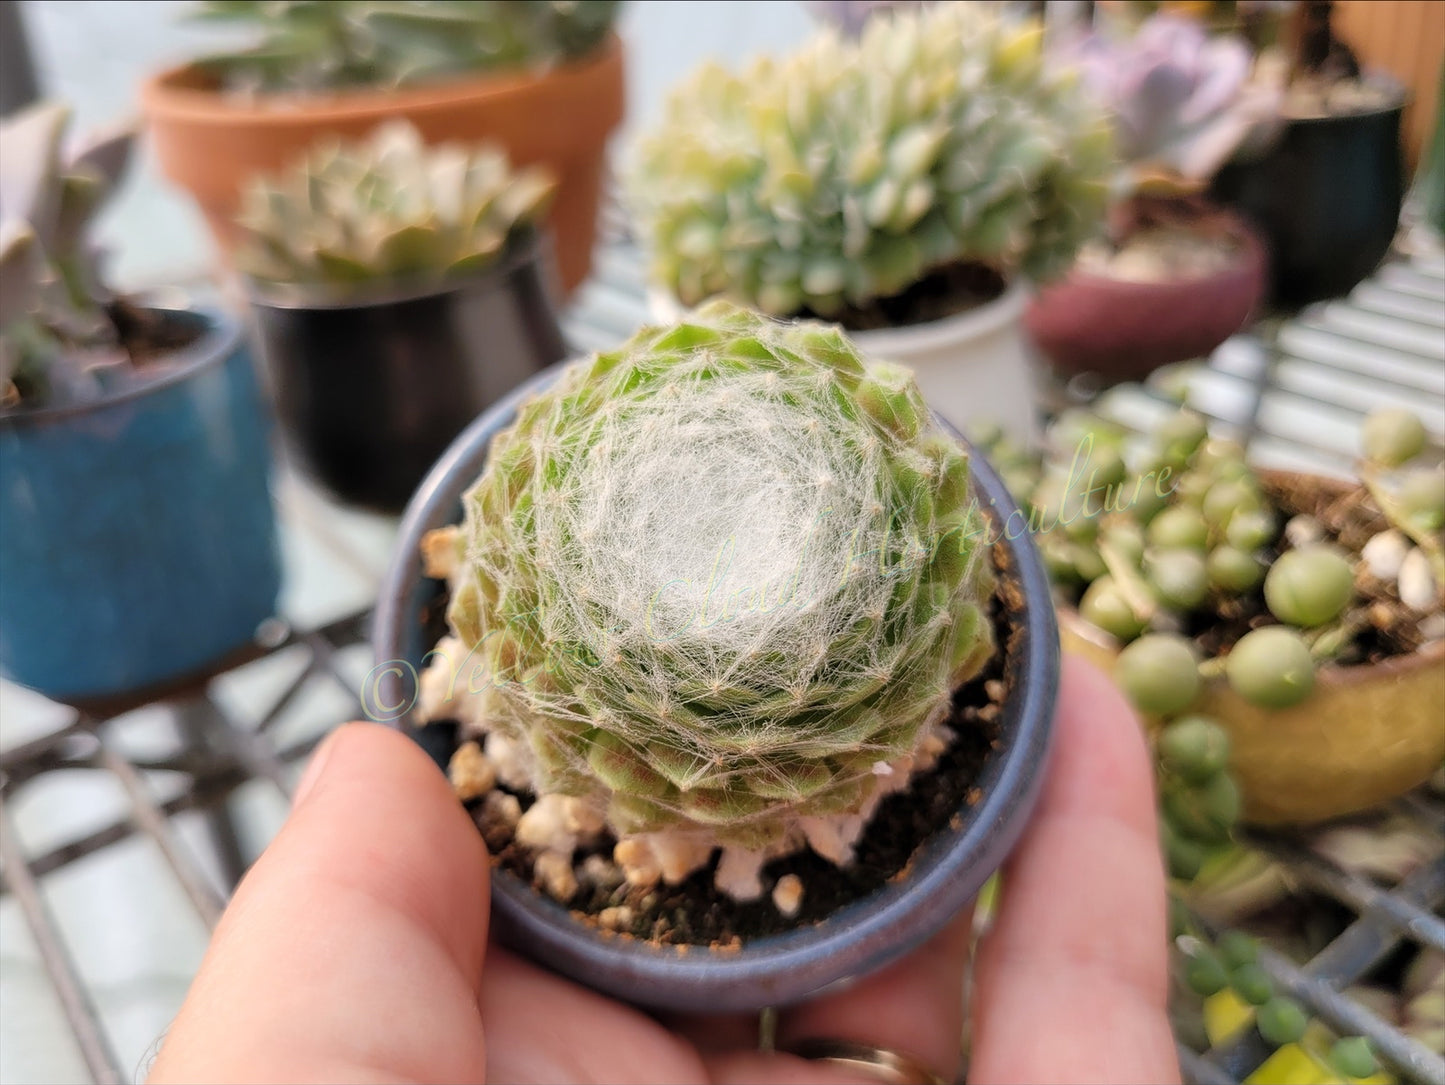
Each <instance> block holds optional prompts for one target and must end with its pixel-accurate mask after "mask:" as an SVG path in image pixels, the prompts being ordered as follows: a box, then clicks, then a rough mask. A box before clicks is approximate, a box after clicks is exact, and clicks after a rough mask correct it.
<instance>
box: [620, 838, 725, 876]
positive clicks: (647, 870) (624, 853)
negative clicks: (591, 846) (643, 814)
mask: <svg viewBox="0 0 1445 1085" xmlns="http://www.w3.org/2000/svg"><path fill="white" fill-rule="evenodd" d="M712 849H713V844H712V841H710V840H706V839H703V838H701V837H699V836H698V835H697V834H696V833H682V832H660V833H641V834H639V835H637V836H629V837H627V838H625V839H623V840H620V841H618V844H617V847H616V848H614V849H613V851H612V858H613V859H614V860H615V861H616V862H617V864H618V865H619V866H621V867H622V870H623V873H624V874H625V875H626V877H627V881H628V883H629V884H631V885H654V884H656V882H657V879H658V878H661V879H662V880H663V881H665V882H666V883H667V884H668V885H676V884H677V883H678V882H680V881H682V880H683V879H684V878H686V877H687V876H688V875H689V874H691V873H692V872H693V871H694V870H696V869H697V868H698V867H700V866H703V865H704V864H705V863H706V862H707V861H708V857H709V856H711V855H712Z"/></svg>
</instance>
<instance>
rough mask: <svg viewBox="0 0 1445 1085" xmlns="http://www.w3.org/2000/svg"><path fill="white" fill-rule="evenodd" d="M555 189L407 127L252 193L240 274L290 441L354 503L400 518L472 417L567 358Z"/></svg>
mask: <svg viewBox="0 0 1445 1085" xmlns="http://www.w3.org/2000/svg"><path fill="white" fill-rule="evenodd" d="M555 187H556V186H555V182H554V181H553V179H552V178H551V176H550V175H549V174H548V172H547V171H546V169H545V168H543V167H539V166H534V167H531V168H528V169H523V170H521V171H518V172H513V171H512V169H511V168H510V166H509V165H508V162H507V157H506V155H505V154H504V153H503V152H501V151H500V150H498V149H497V148H496V147H493V146H486V145H483V146H479V147H463V146H459V145H456V144H442V145H440V146H435V147H428V146H427V145H425V144H424V143H423V142H422V138H421V135H420V134H419V133H418V132H417V130H416V129H415V128H413V127H412V126H411V125H410V124H408V123H407V122H405V121H392V122H390V123H389V124H386V125H383V126H382V127H380V128H378V129H377V130H376V132H374V133H373V134H372V135H371V137H370V138H369V139H368V140H366V141H364V142H339V141H336V140H328V141H323V142H322V143H321V144H319V145H318V146H317V147H315V148H314V149H312V151H311V152H310V153H309V154H308V155H307V156H306V157H304V158H303V159H302V160H300V161H298V162H297V163H295V164H294V165H293V166H292V167H291V168H290V169H289V170H288V171H287V172H285V173H283V174H280V175H278V176H277V177H274V178H268V177H264V176H258V177H256V178H254V179H253V180H252V182H251V184H250V186H249V187H248V189H247V192H246V197H245V203H244V207H243V209H242V212H241V214H240V216H239V218H238V219H237V223H238V226H239V228H240V230H241V232H242V236H243V238H244V241H243V245H242V247H241V248H240V249H239V250H238V253H237V264H238V267H239V268H240V270H241V271H242V272H243V273H244V274H245V276H246V281H247V287H248V291H249V293H250V297H251V303H252V310H253V312H254V314H255V319H256V326H257V331H258V334H259V338H260V343H261V347H262V352H263V354H264V357H265V359H266V362H267V364H268V367H269V369H270V371H271V373H272V375H273V378H274V381H275V385H276V399H277V405H278V411H279V414H280V418H281V423H282V429H283V432H284V433H285V435H286V437H287V438H288V442H289V444H290V447H291V448H292V449H293V450H294V451H295V453H296V455H297V457H298V460H299V462H300V464H301V465H302V466H303V467H304V468H305V469H306V470H307V471H308V472H309V473H310V474H311V476H312V477H313V478H315V479H316V480H317V481H318V482H320V483H321V484H322V485H323V486H325V487H326V488H328V489H329V490H331V491H332V492H333V493H335V494H336V495H337V496H339V497H340V498H341V499H342V500H344V501H349V502H355V503H357V504H361V505H367V506H370V507H373V508H376V509H380V510H382V511H387V512H396V511H399V510H400V509H401V508H402V506H403V505H404V504H405V503H406V500H407V498H408V497H410V496H411V493H412V491H413V490H414V489H415V488H416V485H417V483H418V482H420V481H421V479H422V477H423V476H424V475H425V474H426V472H427V470H428V469H429V468H430V467H431V465H432V463H433V462H434V461H435V460H436V458H437V457H438V456H439V455H440V454H441V453H442V451H443V450H444V449H445V448H446V447H447V445H449V444H450V443H451V441H452V438H454V437H455V436H456V435H457V434H458V433H460V432H461V431H462V429H463V428H465V427H466V425H467V424H468V423H469V422H471V421H472V419H473V418H475V417H476V416H477V415H478V414H479V413H481V411H482V410H484V409H485V408H486V407H487V406H489V405H490V404H491V403H492V402H493V401H494V400H496V399H498V398H499V397H501V396H502V395H504V394H505V393H506V392H509V391H510V390H511V389H512V388H514V387H515V386H516V385H517V384H519V383H521V382H522V381H523V380H525V379H526V378H527V377H529V376H531V375H532V374H534V373H536V372H537V371H538V370H540V369H542V368H543V367H544V366H546V365H549V364H550V363H552V362H555V361H557V360H558V359H560V358H561V357H562V356H563V354H564V353H565V352H566V347H565V345H564V343H563V341H562V333H561V330H560V328H559V327H558V325H557V319H556V313H555V309H554V307H553V306H554V302H553V296H552V291H551V290H550V289H549V279H548V276H547V275H546V268H547V263H546V261H545V260H544V256H545V254H546V251H547V249H546V238H545V236H544V235H542V234H541V233H539V227H538V223H539V221H540V220H541V219H542V217H543V216H544V215H545V212H546V209H547V206H548V204H549V202H550V200H551V199H552V195H553V192H554V189H555Z"/></svg>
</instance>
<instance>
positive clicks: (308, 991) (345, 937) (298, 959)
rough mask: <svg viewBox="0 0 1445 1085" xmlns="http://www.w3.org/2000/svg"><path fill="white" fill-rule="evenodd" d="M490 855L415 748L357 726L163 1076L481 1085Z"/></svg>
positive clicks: (256, 871)
mask: <svg viewBox="0 0 1445 1085" xmlns="http://www.w3.org/2000/svg"><path fill="white" fill-rule="evenodd" d="M487 893H488V883H487V862H486V849H485V847H484V846H483V844H482V842H481V838H480V835H479V834H478V833H477V831H476V829H475V828H474V827H473V826H472V824H471V822H470V820H469V819H468V818H467V816H466V814H465V812H464V811H463V810H462V808H461V806H460V804H459V803H458V802H457V801H456V798H455V797H454V796H453V794H452V792H451V789H450V788H449V787H448V786H447V783H446V780H445V779H444V777H443V776H442V775H441V774H440V773H439V772H438V771H437V769H436V766H435V765H433V764H432V762H431V761H430V759H429V758H428V757H427V756H426V755H425V754H424V753H423V752H422V751H421V750H420V749H419V748H418V747H417V746H416V745H415V743H413V742H412V741H411V740H410V739H408V738H407V737H405V736H404V735H402V734H399V733H398V732H396V731H392V730H389V729H387V728H385V727H380V726H377V725H374V724H348V725H346V726H344V727H342V728H340V729H339V730H337V731H336V732H335V733H333V734H332V735H331V736H330V737H329V738H328V739H327V740H326V741H325V742H324V743H322V745H321V746H320V747H319V748H318V749H317V751H316V753H315V754H313V755H312V763H311V764H310V765H309V766H308V767H307V771H306V774H305V776H304V777H303V779H302V782H301V786H300V787H299V788H298V791H297V797H296V804H295V806H294V808H293V809H292V812H291V816H290V817H289V818H288V819H287V822H286V825H285V826H284V827H283V829H282V830H281V833H280V834H279V835H278V836H277V838H276V839H275V841H274V842H273V843H272V844H271V846H270V847H269V848H267V849H266V852H265V854H263V855H262V856H261V858H260V859H258V860H257V862H256V864H255V866H254V867H252V869H251V871H250V873H248V874H247V875H246V878H245V879H244V880H243V881H242V883H241V885H240V887H239V888H238V889H237V891H236V895H235V897H234V899H233V900H232V901H231V904H230V906H229V907H228V908H227V909H226V914H225V915H224V916H223V917H222V919H221V922H220V924H219V926H218V927H217V928H216V932H215V935H214V936H213V938H212V940H211V945H210V948H209V949H208V950H207V952H206V957H205V960H204V961H203V962H202V964H201V969H200V972H199V974H198V975H197V977H196V980H195V982H194V983H193V984H192V987H191V990H190V993H189V994H188V995H187V997H186V1001H185V1004H184V1005H183V1006H182V1007H181V1012H180V1014H179V1016H178V1017H177V1019H176V1021H175V1024H174V1025H173V1027H172V1029H171V1032H170V1034H169V1035H168V1037H167V1038H166V1041H165V1044H164V1046H163V1048H162V1050H161V1054H160V1057H159V1058H158V1060H157V1062H156V1065H155V1068H154V1070H153V1072H152V1075H151V1080H152V1081H154V1082H166V1081H273V1080H285V1081H306V1080H322V1079H338V1080H339V1079H349V1080H358V1081H362V1080H408V1081H424V1080H436V1079H440V1080H454V1081H455V1080H464V1079H473V1080H480V1078H481V1077H482V1074H483V1072H484V1070H485V1065H486V1063H485V1057H484V1051H483V1044H482V1035H481V1023H480V1018H479V1016H478V1013H477V1002H476V1000H477V989H478V985H479V983H480V979H481V969H482V957H483V952H484V949H485V946H486V937H487V905H488V897H487Z"/></svg>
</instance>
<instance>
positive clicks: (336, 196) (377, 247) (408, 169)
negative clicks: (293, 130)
mask: <svg viewBox="0 0 1445 1085" xmlns="http://www.w3.org/2000/svg"><path fill="white" fill-rule="evenodd" d="M556 188H557V182H556V178H555V177H553V176H552V174H551V172H550V171H549V170H547V169H546V168H545V167H542V166H528V167H524V168H520V169H515V170H514V169H513V168H512V166H511V163H510V162H509V161H508V158H507V154H506V152H505V151H503V150H502V149H501V148H500V147H497V146H495V145H492V144H486V143H483V144H478V145H476V146H466V145H462V144H455V143H446V144H440V145H437V146H428V145H427V144H426V143H425V141H424V140H423V139H422V135H421V133H420V132H419V131H417V129H416V128H415V127H414V126H413V125H412V124H410V123H409V122H407V121H404V120H394V121H390V122H388V123H386V124H383V125H380V126H378V127H377V128H376V130H375V131H373V132H372V133H371V135H370V136H368V137H367V138H366V139H364V140H352V141H345V142H343V141H340V140H335V139H333V140H329V141H323V142H320V143H318V144H317V145H316V146H314V147H313V148H311V150H310V151H309V152H308V153H307V154H306V155H305V157H303V158H301V159H299V160H298V161H297V162H295V163H294V164H293V165H292V166H290V167H289V168H288V169H286V170H284V171H282V172H281V173H279V174H277V175H275V176H269V177H268V176H259V177H254V178H252V179H251V180H250V182H249V183H248V184H247V187H246V189H245V192H244V194H243V201H242V209H241V213H240V215H239V216H238V218H237V225H239V226H240V228H241V231H242V237H243V241H244V244H243V245H242V247H241V248H240V250H239V251H238V254H237V262H238V263H239V265H240V267H241V269H242V270H243V271H245V272H246V273H247V274H248V275H250V276H252V277H253V278H255V279H258V280H261V281H263V282H272V283H304V284H309V285H319V286H323V287H327V288H334V289H339V290H341V291H347V290H351V289H355V288H357V287H360V286H365V285H371V284H376V283H392V282H397V281H415V280H426V279H432V280H437V279H444V278H458V277H463V276H466V275H472V274H476V273H478V272H481V271H484V270H486V269H487V268H488V267H490V266H492V265H493V264H495V263H496V262H497V261H499V260H500V259H502V257H503V256H504V255H505V253H506V252H507V251H508V246H509V244H511V242H512V241H513V240H514V239H515V238H517V237H518V236H519V235H521V234H522V233H524V232H526V231H527V230H530V229H532V228H534V227H535V226H536V224H537V223H538V222H539V221H541V219H542V217H543V216H544V215H545V213H546V211H547V208H548V207H549V206H550V204H551V201H552V197H553V195H554V193H555V192H556Z"/></svg>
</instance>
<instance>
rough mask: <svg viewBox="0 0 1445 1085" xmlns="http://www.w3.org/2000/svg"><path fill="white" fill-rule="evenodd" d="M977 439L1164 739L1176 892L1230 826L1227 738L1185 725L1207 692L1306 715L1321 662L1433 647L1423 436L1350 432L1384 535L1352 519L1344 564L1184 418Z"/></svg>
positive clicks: (1409, 424)
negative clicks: (1036, 452) (1029, 438)
mask: <svg viewBox="0 0 1445 1085" xmlns="http://www.w3.org/2000/svg"><path fill="white" fill-rule="evenodd" d="M978 440H979V442H980V444H981V447H983V448H985V449H986V451H987V452H988V454H989V456H990V459H991V460H993V461H994V462H996V463H998V464H1000V469H1001V470H1002V471H1004V472H1005V476H1006V478H1007V480H1008V484H1009V486H1010V489H1011V490H1012V492H1013V493H1014V495H1015V497H1017V498H1018V499H1019V500H1020V501H1022V502H1025V503H1026V504H1027V506H1028V507H1029V509H1030V514H1029V530H1030V531H1032V532H1033V533H1034V534H1035V539H1036V541H1037V542H1038V544H1039V547H1040V550H1041V551H1042V553H1043V555H1044V559H1045V562H1046V564H1047V565H1048V567H1049V570H1050V573H1051V575H1052V577H1053V578H1054V581H1055V583H1056V585H1057V586H1058V589H1059V591H1060V593H1061V595H1062V597H1063V598H1064V599H1065V600H1067V601H1070V602H1074V603H1075V604H1076V605H1077V608H1078V611H1079V614H1080V616H1081V617H1082V618H1083V619H1084V620H1085V621H1087V622H1089V623H1091V624H1092V625H1093V626H1095V627H1097V628H1098V629H1099V630H1101V631H1103V632H1104V633H1107V634H1109V635H1110V636H1112V637H1113V638H1114V639H1115V640H1116V641H1117V642H1119V644H1120V648H1121V650H1120V652H1119V655H1118V657H1117V660H1116V661H1115V665H1114V677H1115V679H1116V680H1117V681H1118V683H1119V685H1120V687H1121V688H1122V689H1123V691H1124V692H1125V694H1126V695H1127V696H1128V697H1129V699H1130V701H1131V702H1132V703H1133V704H1134V706H1135V707H1136V708H1137V709H1138V710H1139V711H1140V712H1141V713H1144V714H1146V715H1148V716H1150V717H1152V718H1153V719H1154V720H1156V721H1158V723H1159V725H1160V726H1159V727H1158V729H1156V730H1155V731H1154V739H1155V751H1156V756H1157V759H1158V775H1159V793H1160V807H1161V822H1162V828H1161V832H1162V834H1163V846H1164V850H1165V852H1166V855H1167V857H1168V863H1169V869H1170V872H1171V873H1172V874H1173V875H1174V876H1175V877H1176V878H1180V879H1184V880H1192V879H1194V878H1195V877H1196V876H1198V875H1199V874H1200V872H1201V871H1203V870H1204V869H1205V868H1206V866H1208V865H1210V864H1213V863H1215V862H1216V861H1217V860H1218V859H1219V857H1220V856H1222V855H1224V854H1225V853H1226V852H1227V851H1228V850H1229V849H1230V848H1231V846H1232V845H1231V844H1230V829H1231V828H1232V826H1233V824H1234V822H1235V820H1237V818H1238V816H1239V811H1240V796H1239V789H1238V787H1237V786H1235V784H1234V781H1233V780H1232V778H1231V777H1230V775H1229V771H1228V749H1229V742H1228V737H1227V734H1226V732H1225V730H1224V729H1223V727H1221V726H1220V724H1219V723H1218V722H1216V721H1214V720H1211V719H1209V718H1207V717H1205V716H1202V715H1198V714H1197V711H1196V708H1195V706H1196V704H1197V702H1198V699H1199V697H1200V695H1201V692H1202V690H1203V688H1204V686H1203V682H1202V679H1203V678H1206V677H1208V678H1214V677H1223V678H1224V679H1225V681H1227V682H1228V684H1229V686H1230V687H1231V688H1232V689H1233V690H1234V692H1235V693H1237V694H1238V695H1239V696H1241V697H1242V698H1244V699H1245V700H1246V701H1249V702H1250V703H1252V704H1254V705H1256V706H1259V707H1261V708H1266V709H1284V708H1288V707H1290V706H1292V705H1297V704H1301V703H1303V702H1305V701H1307V699H1308V698H1309V697H1310V695H1311V694H1312V692H1313V691H1314V688H1315V668H1316V666H1317V665H1319V664H1320V663H1322V662H1341V663H1357V662H1364V661H1365V660H1366V659H1367V658H1368V653H1367V652H1366V650H1365V649H1364V648H1363V647H1362V645H1363V644H1367V643H1369V644H1376V649H1372V650H1378V642H1377V638H1379V637H1380V636H1381V635H1383V634H1386V633H1388V634H1389V635H1390V636H1396V637H1400V638H1403V639H1401V640H1400V642H1399V646H1397V647H1396V648H1395V649H1393V650H1394V651H1398V652H1408V651H1413V650H1414V649H1415V648H1416V647H1418V646H1419V645H1420V644H1423V643H1424V642H1425V641H1427V640H1430V639H1434V638H1439V637H1441V636H1445V622H1442V621H1441V620H1440V619H1441V613H1442V610H1445V595H1442V593H1441V589H1440V587H1439V585H1441V584H1445V566H1442V565H1440V564H1439V563H1440V562H1441V560H1442V558H1445V472H1442V471H1441V470H1439V469H1438V468H1429V467H1424V466H1420V465H1419V464H1418V460H1419V459H1421V458H1422V454H1423V453H1424V451H1425V449H1426V448H1427V446H1428V444H1429V435H1428V434H1427V433H1426V431H1425V429H1424V427H1423V426H1422V424H1421V423H1420V421H1419V419H1418V418H1416V417H1415V416H1414V415H1412V414H1410V413H1409V412H1407V411H1380V412H1376V413H1375V414H1372V415H1371V416H1370V417H1369V418H1368V419H1367V420H1366V422H1365V425H1364V427H1363V430H1362V436H1361V440H1362V448H1363V452H1364V458H1363V459H1362V461H1361V463H1360V465H1359V475H1360V479H1361V481H1362V483H1363V485H1364V487H1365V488H1366V489H1368V491H1369V494H1370V495H1371V496H1372V497H1373V505H1374V507H1375V508H1377V509H1378V510H1379V511H1380V512H1381V513H1383V515H1384V518H1385V520H1386V521H1387V522H1388V524H1389V525H1390V526H1389V528H1388V529H1387V530H1384V531H1381V530H1380V527H1379V518H1378V516H1377V515H1376V514H1375V512H1374V511H1373V509H1368V508H1366V509H1365V511H1363V512H1362V513H1361V517H1362V518H1361V520H1360V524H1361V525H1368V526H1360V527H1358V529H1357V533H1356V534H1355V535H1354V536H1353V537H1352V538H1351V541H1350V543H1349V546H1348V548H1347V547H1345V546H1344V544H1343V542H1342V538H1343V536H1341V538H1334V537H1329V536H1327V534H1326V532H1325V529H1324V527H1323V525H1322V524H1320V523H1319V522H1317V521H1316V520H1315V519H1313V517H1310V516H1307V515H1303V514H1300V515H1294V516H1291V515H1290V513H1291V512H1292V511H1295V510H1293V509H1291V508H1288V507H1287V506H1286V503H1285V498H1284V495H1283V494H1282V493H1279V492H1275V491H1274V490H1272V489H1271V485H1270V484H1267V482H1266V480H1265V479H1263V478H1261V477H1260V476H1259V475H1257V474H1256V473H1255V472H1254V471H1253V470H1252V469H1251V468H1250V467H1249V465H1248V464H1247V463H1246V462H1245V457H1244V450H1243V449H1242V448H1240V446H1239V445H1237V444H1235V443H1234V442H1231V441H1227V440H1222V439H1220V438H1212V437H1210V436H1209V435H1208V431H1207V429H1206V427H1205V425H1204V422H1203V420H1202V419H1201V418H1200V417H1199V416H1198V415H1195V414H1193V413H1191V412H1189V411H1187V410H1181V411H1179V412H1177V413H1175V414H1172V415H1168V416H1166V417H1164V418H1163V419H1162V420H1161V421H1160V422H1159V424H1158V425H1157V426H1156V427H1155V428H1154V430H1153V432H1151V433H1148V434H1144V435H1142V436H1140V437H1136V438H1131V437H1129V436H1128V435H1127V434H1126V433H1125V431H1124V430H1122V429H1121V428H1119V427H1118V426H1116V425H1114V424H1112V423H1110V422H1107V421H1105V420H1102V419H1099V418H1094V417H1092V416H1089V415H1087V414H1084V413H1081V412H1066V413H1064V414H1063V415H1061V416H1060V418H1059V419H1058V420H1057V421H1056V422H1055V424H1054V425H1053V426H1052V428H1051V430H1050V432H1049V445H1050V448H1049V452H1048V454H1047V456H1043V457H1039V456H1033V457H1031V456H1029V455H1028V454H1025V453H1022V452H1020V451H1018V450H1016V449H1013V448H1011V447H1009V446H1008V443H1007V442H1006V441H1003V440H1002V439H1000V438H999V437H998V435H996V434H982V435H978ZM1356 493H1357V497H1358V498H1359V499H1360V500H1363V499H1364V495H1363V494H1362V493H1360V492H1359V491H1356ZM1343 523H1344V521H1341V524H1343ZM1352 530H1355V529H1352ZM1362 540H1366V541H1364V542H1363V543H1362ZM1412 544H1413V546H1412ZM1437 569H1438V570H1441V571H1439V572H1432V570H1437ZM1421 585H1423V586H1421ZM1362 593H1363V594H1362ZM1432 621H1433V622H1434V624H1433V625H1431V624H1430V623H1431V622H1432ZM1431 630H1433V632H1432V631H1431ZM1185 634H1188V635H1187V636H1186V635H1185ZM1389 643H1393V642H1389Z"/></svg>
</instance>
